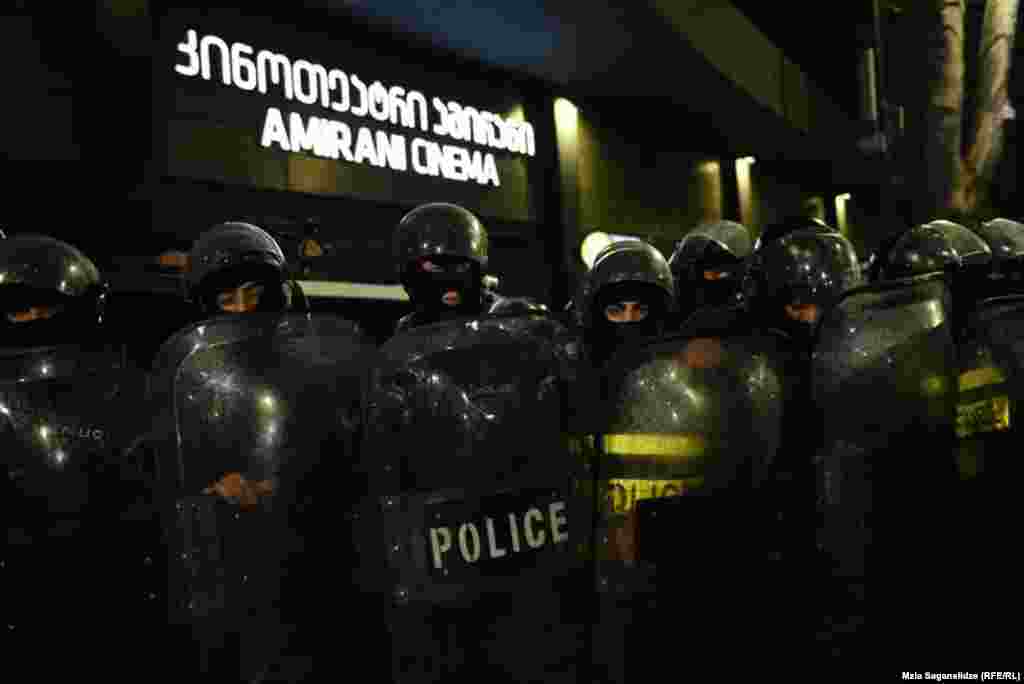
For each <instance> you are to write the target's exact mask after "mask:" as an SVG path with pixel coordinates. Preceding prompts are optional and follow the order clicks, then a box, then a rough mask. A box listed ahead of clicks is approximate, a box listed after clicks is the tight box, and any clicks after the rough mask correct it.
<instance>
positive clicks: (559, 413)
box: [353, 314, 589, 681]
mask: <svg viewBox="0 0 1024 684" xmlns="http://www.w3.org/2000/svg"><path fill="white" fill-rule="evenodd" d="M564 332H565V331H564V329H563V327H562V326H561V325H560V324H559V323H557V322H556V321H555V320H554V319H551V318H549V317H548V316H546V315H544V314H536V315H534V314H530V315H526V316H517V315H512V316H487V317H482V318H476V319H462V320H455V321H449V322H444V323H438V324H434V325H427V326H421V327H417V328H413V329H410V330H407V331H405V332H402V333H400V334H399V335H397V336H396V337H394V338H392V339H391V340H390V341H389V342H387V343H386V344H385V345H384V346H383V347H382V349H381V355H382V360H381V363H380V365H379V366H378V367H377V368H375V369H374V371H373V378H372V381H371V387H370V394H369V397H368V400H367V418H366V421H367V436H366V440H365V443H364V445H363V449H362V450H361V472H362V479H361V480H360V484H359V486H360V488H361V489H363V490H364V491H366V492H367V493H368V494H369V496H368V497H367V498H366V500H365V501H364V502H363V504H362V506H360V508H359V509H358V510H357V511H354V512H353V516H354V523H355V529H356V530H357V531H358V541H359V549H360V568H359V570H360V572H359V577H358V579H357V583H358V585H359V586H360V587H363V588H364V593H365V595H366V596H367V597H368V600H372V601H376V605H377V607H378V610H382V611H385V614H386V616H387V627H386V628H387V630H389V633H390V634H392V638H393V645H392V649H393V659H394V660H393V667H394V668H395V677H396V679H397V680H400V681H440V680H443V679H445V678H446V677H450V676H454V674H456V673H458V674H459V675H463V674H467V673H474V674H479V675H486V676H488V677H499V678H501V677H508V678H509V680H510V681H570V680H572V681H575V680H574V677H575V673H576V667H577V662H576V661H577V659H578V658H579V657H580V655H581V653H582V651H583V649H582V647H581V643H582V642H581V641H580V639H581V628H580V627H579V624H578V621H574V618H573V615H572V605H570V604H571V597H572V591H571V589H572V588H573V583H572V581H571V580H572V579H573V578H574V577H575V575H574V573H576V574H578V573H579V568H580V567H582V565H581V561H580V558H581V556H580V554H579V551H578V549H577V548H576V546H577V544H578V543H579V542H580V540H581V533H582V531H583V530H585V529H586V527H587V525H588V523H589V520H588V519H587V517H586V515H587V513H586V511H580V510H579V509H577V507H576V504H575V501H574V490H573V482H574V469H575V468H577V467H578V461H575V460H573V457H572V454H571V453H570V451H569V449H568V446H567V435H566V433H565V431H564V427H563V426H564V421H565V411H566V402H565V396H566V394H565V391H564V388H563V386H564V382H563V378H564V373H565V366H564V358H563V355H562V351H561V350H562V347H561V345H560V341H561V339H562V337H563V336H564Z"/></svg>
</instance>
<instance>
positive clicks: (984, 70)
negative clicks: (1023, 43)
mask: <svg viewBox="0 0 1024 684" xmlns="http://www.w3.org/2000/svg"><path fill="white" fill-rule="evenodd" d="M1018 7H1019V2H1018V0H989V1H988V2H987V3H986V5H985V19H984V23H983V25H982V33H981V45H980V46H979V54H978V67H979V69H980V73H979V74H978V97H977V103H978V105H977V107H978V108H977V112H976V116H975V117H974V130H973V131H972V136H971V140H972V142H971V145H970V147H969V148H968V150H967V154H966V158H965V159H964V166H965V177H966V178H965V180H966V183H965V194H966V197H965V200H966V202H967V209H968V210H969V211H970V212H971V213H972V214H977V213H979V212H987V211H988V210H990V209H991V206H990V204H991V203H990V200H989V189H990V187H991V186H992V183H993V182H994V180H995V177H994V176H995V169H996V167H997V165H998V163H999V160H1000V158H1001V157H1002V154H1003V149H1004V148H1003V126H1002V123H1003V112H1004V110H1005V108H1006V105H1007V104H1008V103H1009V79H1010V62H1011V56H1012V54H1013V41H1014V34H1015V33H1016V26H1017V11H1018Z"/></svg>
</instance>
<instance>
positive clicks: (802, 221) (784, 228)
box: [753, 216, 839, 252]
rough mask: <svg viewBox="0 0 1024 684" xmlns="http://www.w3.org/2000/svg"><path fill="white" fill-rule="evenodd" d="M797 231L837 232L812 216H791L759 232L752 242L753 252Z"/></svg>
mask: <svg viewBox="0 0 1024 684" xmlns="http://www.w3.org/2000/svg"><path fill="white" fill-rule="evenodd" d="M798 230H799V231H810V232H812V233H822V234H825V233H837V232H839V231H837V230H836V229H835V228H832V227H831V226H829V225H828V224H827V223H825V222H824V221H822V220H821V219H817V218H814V217H813V216H791V217H789V218H786V219H783V220H782V221H779V222H778V223H773V224H772V225H770V226H768V227H767V228H765V229H764V230H763V231H761V234H760V235H759V236H758V237H757V241H756V242H754V250H753V251H754V252H760V251H761V249H762V248H763V247H764V246H765V245H767V244H768V243H770V242H774V241H775V240H778V239H779V238H781V237H783V236H784V235H788V234H790V233H794V232H796V231H798Z"/></svg>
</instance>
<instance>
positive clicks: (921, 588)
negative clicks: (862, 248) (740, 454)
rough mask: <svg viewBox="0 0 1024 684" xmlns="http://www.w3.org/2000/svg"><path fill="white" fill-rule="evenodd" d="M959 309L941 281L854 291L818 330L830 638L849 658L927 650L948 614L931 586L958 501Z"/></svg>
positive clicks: (825, 634) (822, 533)
mask: <svg viewBox="0 0 1024 684" xmlns="http://www.w3.org/2000/svg"><path fill="white" fill-rule="evenodd" d="M950 306H951V305H950V293H949V290H948V287H947V283H946V280H945V279H944V277H943V276H942V275H941V274H940V275H935V276H922V277H918V278H912V279H907V280H900V281H893V282H892V283H885V284H878V285H871V286H868V287H863V288H858V289H856V290H853V291H851V292H849V293H847V294H846V295H845V296H844V298H843V299H842V300H840V302H839V303H838V304H837V305H836V307H835V308H834V309H833V310H831V311H830V312H829V314H828V315H827V317H826V319H825V320H824V321H823V323H822V326H821V329H820V331H819V340H818V344H817V347H816V350H815V353H814V362H813V374H814V384H813V392H814V398H815V402H816V404H817V405H818V407H819V408H820V412H821V415H822V416H823V419H824V443H823V445H822V448H821V449H820V450H819V452H818V454H817V456H816V459H815V460H816V463H817V469H818V476H817V481H818V490H819V493H818V496H819V506H820V516H821V517H820V526H819V530H818V544H819V548H821V550H822V551H823V554H824V556H825V559H826V560H827V562H828V563H829V565H830V568H829V571H830V574H831V578H830V579H829V581H828V582H827V587H826V592H825V593H824V594H823V596H824V598H823V599H822V601H823V603H824V604H826V605H825V609H826V610H825V612H826V614H827V615H829V616H830V617H829V620H828V622H827V624H826V626H825V629H823V631H822V634H821V635H820V637H821V638H825V639H829V640H832V642H833V644H834V647H835V648H836V649H840V651H841V652H842V653H843V655H851V654H852V653H854V652H857V649H869V650H870V651H871V652H872V653H874V652H881V651H885V650H886V649H889V648H897V646H896V644H899V645H900V646H899V647H898V648H899V649H901V650H900V651H899V652H900V653H904V650H902V649H905V650H906V652H910V651H911V650H912V649H914V648H917V647H918V646H920V647H921V648H927V646H926V644H927V643H928V642H927V640H926V639H925V638H924V637H923V636H921V635H924V634H925V633H927V631H928V628H929V627H930V626H931V625H930V624H929V620H928V618H927V617H926V616H927V615H932V616H933V617H936V616H937V615H938V613H936V612H934V611H935V610H936V609H937V608H936V607H937V603H935V602H934V596H931V595H930V594H929V592H928V591H927V590H926V588H925V587H926V582H927V580H929V579H931V578H934V577H937V576H938V574H939V573H937V572H936V571H935V568H933V567H930V566H932V565H933V564H932V563H931V559H932V558H933V557H934V555H935V554H937V553H941V552H942V551H943V549H944V548H946V546H947V543H948V533H949V527H948V521H949V518H948V517H947V515H946V514H947V512H948V511H949V510H950V506H951V505H955V499H954V498H953V494H954V492H953V488H952V484H953V481H954V478H955V464H954V462H953V457H952V445H953V432H954V430H953V423H954V415H955V402H956V370H955V362H956V361H955V359H956V357H955V351H954V344H953V334H952V320H951V319H952V316H951V310H950ZM929 611H931V612H929ZM940 612H941V611H940ZM932 624H937V623H932ZM908 634H909V635H910V638H908V636H907V635H908ZM886 635H887V636H888V637H890V638H892V639H897V640H896V641H892V640H886V639H885V638H884V637H885V636H886ZM918 637H920V638H918ZM932 645H933V646H934V642H932ZM861 652H863V651H861Z"/></svg>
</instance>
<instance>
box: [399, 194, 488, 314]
mask: <svg viewBox="0 0 1024 684" xmlns="http://www.w3.org/2000/svg"><path fill="white" fill-rule="evenodd" d="M394 254H395V262H396V265H397V268H398V277H399V282H401V283H402V287H404V288H405V291H406V293H408V295H409V299H410V300H411V301H412V306H413V311H412V313H410V314H408V315H406V316H404V317H403V318H402V319H401V320H399V321H398V325H397V327H396V330H397V331H399V332H400V331H402V330H406V329H408V328H411V327H416V326H420V325H426V324H429V323H436V322H439V321H442V320H446V319H450V318H458V317H462V316H477V315H480V314H482V313H484V312H485V311H487V310H488V309H489V308H490V307H491V306H492V305H493V304H495V303H496V301H497V297H496V296H495V295H494V293H493V292H491V291H490V290H489V289H488V288H486V287H484V277H485V271H486V269H487V260H488V241H487V229H486V228H485V227H484V225H483V223H481V222H480V219H478V218H477V217H476V216H475V215H474V214H473V213H472V212H470V211H469V210H468V209H465V208H463V207H460V206H458V205H456V204H447V203H444V202H432V203H429V204H423V205H420V206H418V207H416V208H415V209H413V210H412V211H410V212H409V213H407V214H406V215H405V216H403V217H402V220H401V221H399V223H398V226H397V227H396V229H395V235H394Z"/></svg>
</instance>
